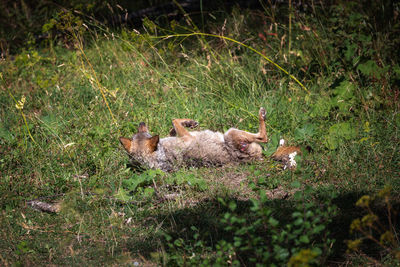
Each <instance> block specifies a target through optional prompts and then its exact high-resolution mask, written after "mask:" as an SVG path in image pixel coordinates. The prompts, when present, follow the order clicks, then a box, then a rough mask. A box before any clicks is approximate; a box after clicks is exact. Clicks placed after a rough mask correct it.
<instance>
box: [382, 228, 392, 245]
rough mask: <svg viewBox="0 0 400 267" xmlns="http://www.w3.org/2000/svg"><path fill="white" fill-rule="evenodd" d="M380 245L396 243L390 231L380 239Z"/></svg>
mask: <svg viewBox="0 0 400 267" xmlns="http://www.w3.org/2000/svg"><path fill="white" fill-rule="evenodd" d="M379 243H381V244H382V245H386V244H393V243H394V236H393V233H392V232H390V231H386V232H385V233H383V234H382V235H381V237H380V240H379Z"/></svg>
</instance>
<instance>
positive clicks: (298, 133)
mask: <svg viewBox="0 0 400 267" xmlns="http://www.w3.org/2000/svg"><path fill="white" fill-rule="evenodd" d="M315 128H316V127H315V125H314V124H312V123H308V124H305V125H304V126H303V127H302V128H296V130H295V131H294V138H295V140H296V141H298V140H301V141H305V140H307V139H309V138H310V137H312V136H313V135H314V134H315Z"/></svg>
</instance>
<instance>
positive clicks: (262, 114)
mask: <svg viewBox="0 0 400 267" xmlns="http://www.w3.org/2000/svg"><path fill="white" fill-rule="evenodd" d="M258 114H259V115H260V118H262V119H263V120H265V119H266V116H267V115H266V112H265V109H264V108H260V111H259V112H258Z"/></svg>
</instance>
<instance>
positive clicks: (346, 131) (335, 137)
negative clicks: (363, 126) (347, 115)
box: [325, 122, 357, 150]
mask: <svg viewBox="0 0 400 267" xmlns="http://www.w3.org/2000/svg"><path fill="white" fill-rule="evenodd" d="M356 135H357V131H356V130H355V129H354V128H353V127H352V126H351V124H350V123H349V122H341V123H336V124H334V125H332V126H331V127H330V128H329V133H328V135H327V136H325V146H326V147H327V148H329V149H331V150H334V149H336V148H338V147H339V146H340V145H342V144H343V143H344V141H346V140H351V139H353V138H354V137H356Z"/></svg>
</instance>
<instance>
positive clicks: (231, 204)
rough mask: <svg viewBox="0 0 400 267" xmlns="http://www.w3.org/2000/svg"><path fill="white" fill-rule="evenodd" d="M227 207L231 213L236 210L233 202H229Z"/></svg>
mask: <svg viewBox="0 0 400 267" xmlns="http://www.w3.org/2000/svg"><path fill="white" fill-rule="evenodd" d="M228 207H229V209H230V210H231V211H234V210H235V209H236V207H237V205H236V203H235V202H234V201H230V202H229V204H228Z"/></svg>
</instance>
